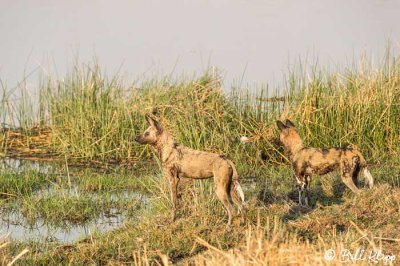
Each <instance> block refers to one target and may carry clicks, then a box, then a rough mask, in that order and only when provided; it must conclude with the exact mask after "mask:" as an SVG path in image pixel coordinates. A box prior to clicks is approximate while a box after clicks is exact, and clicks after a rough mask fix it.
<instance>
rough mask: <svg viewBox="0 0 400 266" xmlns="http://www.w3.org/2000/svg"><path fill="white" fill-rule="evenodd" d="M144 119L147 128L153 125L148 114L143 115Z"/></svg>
mask: <svg viewBox="0 0 400 266" xmlns="http://www.w3.org/2000/svg"><path fill="white" fill-rule="evenodd" d="M144 117H145V118H146V121H147V124H149V126H152V125H153V119H152V118H151V117H150V116H149V115H148V114H145V116H144Z"/></svg>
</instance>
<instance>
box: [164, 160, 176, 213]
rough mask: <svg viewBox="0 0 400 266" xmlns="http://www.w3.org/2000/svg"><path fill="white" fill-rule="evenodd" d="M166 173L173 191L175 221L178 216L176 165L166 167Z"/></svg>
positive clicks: (172, 200)
mask: <svg viewBox="0 0 400 266" xmlns="http://www.w3.org/2000/svg"><path fill="white" fill-rule="evenodd" d="M164 175H165V177H166V178H167V179H168V182H169V187H170V192H171V202H172V213H171V220H172V221H175V218H176V211H177V208H178V195H177V189H178V182H179V177H178V171H177V169H176V168H175V167H173V168H168V169H164Z"/></svg>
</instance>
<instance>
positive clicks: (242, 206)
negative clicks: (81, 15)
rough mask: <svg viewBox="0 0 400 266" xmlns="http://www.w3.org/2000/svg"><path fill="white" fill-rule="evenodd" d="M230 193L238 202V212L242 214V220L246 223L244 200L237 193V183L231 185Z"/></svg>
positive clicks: (234, 200)
mask: <svg viewBox="0 0 400 266" xmlns="http://www.w3.org/2000/svg"><path fill="white" fill-rule="evenodd" d="M230 195H231V198H232V201H233V202H234V203H235V204H236V206H238V214H239V213H240V214H241V215H242V222H243V223H244V220H245V217H246V209H245V207H244V205H243V202H242V200H241V199H240V198H239V197H238V195H237V194H236V191H235V184H233V185H231V190H230Z"/></svg>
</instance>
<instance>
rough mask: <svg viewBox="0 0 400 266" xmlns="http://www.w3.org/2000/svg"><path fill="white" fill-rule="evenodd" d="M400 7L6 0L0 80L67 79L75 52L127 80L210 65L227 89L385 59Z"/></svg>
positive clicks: (0, 16)
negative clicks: (314, 67)
mask: <svg viewBox="0 0 400 266" xmlns="http://www.w3.org/2000/svg"><path fill="white" fill-rule="evenodd" d="M93 14H96V16H93ZM399 14H400V1H398V0H385V1H382V0H366V1H345V0H326V1H316V0H305V1H288V0H280V1H277V0H268V1H264V0H263V1H260V0H248V1H243V0H216V1H203V0H191V1H186V0H171V1H160V0H151V1H149V0H136V1H130V0H116V1H105V0H99V1H96V3H92V2H90V1H89V2H86V1H48V0H37V1H23V2H21V1H5V2H4V3H2V4H0V22H1V23H0V32H2V41H1V42H0V58H1V60H0V77H1V80H2V82H6V83H9V84H10V85H9V87H13V86H14V85H15V84H16V83H17V82H16V81H17V80H18V81H21V80H22V77H23V76H24V75H28V74H29V73H30V72H31V71H33V70H34V69H38V70H42V71H43V73H44V75H45V76H47V74H49V73H50V74H53V76H55V77H56V78H60V79H62V78H63V77H64V76H65V73H66V72H67V69H69V67H71V63H72V62H74V61H75V59H79V60H81V61H83V62H87V61H89V60H91V59H92V57H93V55H96V57H97V58H98V61H99V63H100V64H101V65H102V66H104V67H106V68H107V72H108V73H113V72H116V71H118V70H119V72H120V73H126V74H127V75H128V77H129V80H131V78H134V79H138V78H141V77H142V75H144V76H147V77H154V75H160V74H161V75H162V74H166V75H168V74H170V73H172V72H173V73H174V74H177V75H180V74H181V73H182V72H184V73H186V74H188V73H189V74H192V73H193V72H197V73H199V72H202V71H203V70H204V69H206V68H207V66H210V65H212V66H216V67H218V68H221V69H222V70H223V71H224V72H223V77H224V78H225V79H224V80H225V85H226V87H228V88H229V84H230V83H231V82H232V81H233V80H236V81H237V82H236V83H239V84H238V85H242V86H243V85H245V84H246V82H249V83H250V84H253V82H254V83H263V84H266V83H269V84H270V85H271V83H273V82H274V81H278V82H279V81H281V77H282V76H283V74H284V73H286V74H287V68H288V66H290V63H293V61H294V60H296V58H298V57H299V56H300V57H301V58H304V57H306V56H307V55H308V56H309V57H312V56H313V55H315V57H316V58H318V61H319V62H321V63H322V64H323V67H332V66H337V65H341V66H343V65H345V66H347V65H348V64H347V62H348V61H352V59H353V57H358V56H359V55H360V54H362V53H364V52H365V53H366V54H367V55H370V56H372V57H373V59H374V60H375V62H377V61H378V60H380V59H381V56H383V55H384V52H385V46H386V42H387V40H388V39H391V40H392V42H393V45H394V46H398V45H399V42H400V27H399V26H398V25H399V24H400V16H399ZM78 55H79V58H78ZM53 64H54V65H53ZM121 64H122V67H121ZM33 77H36V76H35V75H33V76H32V75H31V76H30V78H31V79H28V81H29V80H31V81H32V82H28V84H27V87H28V89H33V90H34V89H35V87H36V85H37V80H36V79H33Z"/></svg>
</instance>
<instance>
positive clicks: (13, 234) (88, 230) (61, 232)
mask: <svg viewBox="0 0 400 266" xmlns="http://www.w3.org/2000/svg"><path fill="white" fill-rule="evenodd" d="M125 220H126V216H125V215H124V214H122V213H115V212H114V211H113V210H111V212H110V214H107V215H102V216H101V217H99V218H97V219H96V220H94V221H90V222H87V223H85V224H84V225H74V226H67V227H59V226H54V225H51V224H47V223H45V222H44V221H43V220H40V219H38V220H37V221H36V223H35V224H34V225H28V224H27V223H26V221H25V218H24V217H23V216H22V215H21V214H19V213H18V214H15V213H13V214H9V215H7V216H6V217H2V219H1V220H0V235H6V236H8V238H9V239H11V240H17V241H46V242H48V241H56V242H60V243H72V242H75V241H78V240H81V239H84V238H87V237H90V236H91V235H92V234H93V233H94V232H99V233H105V232H107V231H110V230H112V229H115V228H118V227H120V226H121V225H122V224H123V223H124V221H125Z"/></svg>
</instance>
